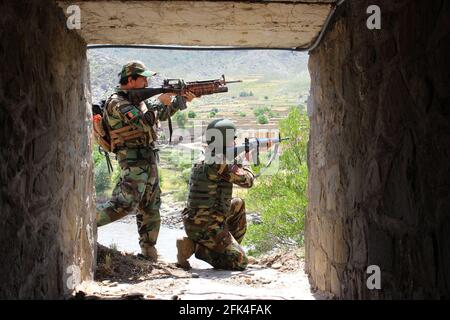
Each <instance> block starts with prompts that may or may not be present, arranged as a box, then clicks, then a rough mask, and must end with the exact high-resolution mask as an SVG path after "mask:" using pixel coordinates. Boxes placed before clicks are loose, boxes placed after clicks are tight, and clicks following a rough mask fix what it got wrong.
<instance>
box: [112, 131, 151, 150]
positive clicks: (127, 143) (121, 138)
mask: <svg viewBox="0 0 450 320" xmlns="http://www.w3.org/2000/svg"><path fill="white" fill-rule="evenodd" d="M109 134H110V137H111V150H112V151H113V152H115V151H116V150H117V149H119V148H123V147H139V146H146V145H147V144H148V140H149V136H148V134H147V133H145V132H144V131H142V130H140V129H139V128H138V127H135V126H131V125H128V126H124V127H122V128H119V129H116V130H111V131H110V132H109Z"/></svg>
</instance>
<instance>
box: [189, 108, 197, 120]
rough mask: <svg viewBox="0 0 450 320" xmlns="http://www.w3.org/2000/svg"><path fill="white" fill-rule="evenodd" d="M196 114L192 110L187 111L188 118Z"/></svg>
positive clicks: (192, 117)
mask: <svg viewBox="0 0 450 320" xmlns="http://www.w3.org/2000/svg"><path fill="white" fill-rule="evenodd" d="M196 116H197V114H196V113H195V112H194V111H192V110H190V111H189V112H188V118H189V119H194V118H195V117H196Z"/></svg>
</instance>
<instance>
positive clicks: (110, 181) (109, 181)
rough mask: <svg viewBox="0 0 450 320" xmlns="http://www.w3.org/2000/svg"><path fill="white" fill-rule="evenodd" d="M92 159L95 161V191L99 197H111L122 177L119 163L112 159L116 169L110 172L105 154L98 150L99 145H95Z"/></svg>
mask: <svg viewBox="0 0 450 320" xmlns="http://www.w3.org/2000/svg"><path fill="white" fill-rule="evenodd" d="M92 160H93V162H94V180H95V193H96V194H97V196H99V197H109V196H111V192H112V189H113V188H114V187H115V185H116V184H117V181H119V178H120V169H119V164H118V163H117V161H114V160H112V159H111V162H112V166H113V170H114V171H113V172H111V173H109V172H108V165H107V163H106V159H105V156H104V155H102V154H101V153H100V152H99V151H98V147H97V145H95V146H94V152H93V153H92Z"/></svg>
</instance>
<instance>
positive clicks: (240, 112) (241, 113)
mask: <svg viewBox="0 0 450 320" xmlns="http://www.w3.org/2000/svg"><path fill="white" fill-rule="evenodd" d="M238 114H239V117H245V116H247V114H246V113H245V112H242V111H239V113H238Z"/></svg>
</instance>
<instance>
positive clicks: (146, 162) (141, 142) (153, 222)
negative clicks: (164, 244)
mask: <svg viewBox="0 0 450 320" xmlns="http://www.w3.org/2000/svg"><path fill="white" fill-rule="evenodd" d="M153 75H154V73H151V72H150V71H149V70H147V68H146V67H145V65H144V64H143V63H142V62H140V61H131V62H129V63H127V64H126V65H125V66H123V68H122V71H121V73H120V86H119V87H118V88H117V90H116V92H115V93H113V94H112V95H111V96H110V97H109V98H108V100H107V101H106V103H105V111H104V117H105V118H106V123H107V126H108V129H109V134H110V139H111V144H112V146H114V147H113V152H114V153H116V155H117V160H118V162H119V165H120V168H121V173H120V180H119V182H118V183H117V185H116V187H115V188H114V191H113V194H112V198H111V199H110V200H109V201H108V202H106V203H105V204H102V205H97V208H96V209H97V226H99V227H100V226H104V225H106V224H108V223H111V222H113V221H116V220H118V219H121V218H123V217H124V216H126V215H128V214H130V213H133V212H134V211H135V210H136V209H137V214H136V221H137V226H138V233H139V245H140V247H141V252H142V255H144V256H145V257H147V258H148V259H150V260H153V261H156V260H157V257H158V255H157V251H156V248H155V244H156V240H157V239H158V233H159V226H160V222H161V219H160V213H159V209H160V206H161V199H160V194H161V189H160V186H159V179H158V168H157V158H158V156H157V149H156V140H157V134H156V129H157V127H158V121H159V120H161V121H164V120H167V119H168V118H169V117H170V116H172V115H173V114H174V113H175V112H176V111H178V110H180V109H182V108H185V106H186V101H189V102H190V101H191V100H192V99H193V98H194V97H195V96H194V95H193V94H191V93H187V94H186V95H185V96H173V94H162V95H160V96H159V98H158V100H157V101H153V102H150V101H148V100H147V101H145V102H141V103H140V104H139V105H133V104H132V103H131V102H130V101H129V100H128V99H127V96H126V91H127V90H130V89H141V88H145V87H147V86H148V82H147V77H150V76H153Z"/></svg>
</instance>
